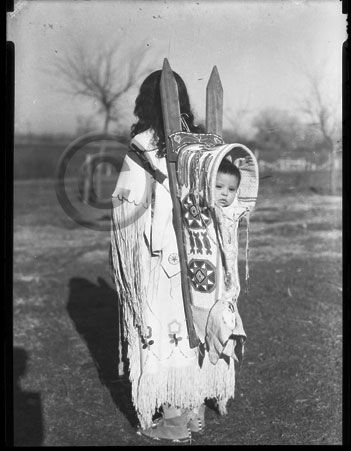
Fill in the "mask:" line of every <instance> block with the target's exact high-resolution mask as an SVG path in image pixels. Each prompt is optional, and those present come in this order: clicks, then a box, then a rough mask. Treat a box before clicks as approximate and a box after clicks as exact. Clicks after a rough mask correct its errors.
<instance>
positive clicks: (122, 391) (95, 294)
mask: <svg viewBox="0 0 351 451" xmlns="http://www.w3.org/2000/svg"><path fill="white" fill-rule="evenodd" d="M69 287H70V292H69V299H68V304H67V311H68V313H69V315H70V317H71V319H72V320H73V322H74V324H75V327H76V329H77V332H78V333H79V334H80V336H81V337H82V338H83V339H84V340H85V342H86V343H87V346H88V349H89V351H90V354H91V356H92V358H93V361H94V363H95V365H96V368H97V370H98V374H99V378H100V381H101V382H102V383H103V384H104V385H105V386H106V387H107V388H108V389H109V391H110V393H111V396H112V399H113V401H114V403H115V405H116V406H117V408H118V410H119V411H120V412H121V413H122V414H123V415H125V417H126V418H127V419H128V421H129V422H130V424H131V425H132V426H136V425H137V424H138V420H137V416H136V413H135V410H134V407H133V404H132V400H131V385H130V382H129V379H128V373H127V371H128V368H125V375H124V376H118V358H119V355H118V352H119V351H118V348H119V346H118V339H119V338H118V337H119V329H118V328H119V318H118V308H117V298H116V296H117V295H116V291H115V290H114V289H113V288H111V286H110V285H109V284H108V283H107V282H106V281H105V280H104V279H103V278H101V277H98V279H97V284H94V283H93V282H91V281H90V280H87V279H84V278H79V277H74V278H72V279H71V280H70V282H69ZM122 354H123V361H124V362H125V361H126V358H125V355H126V346H125V345H123V351H122ZM125 367H126V365H125Z"/></svg>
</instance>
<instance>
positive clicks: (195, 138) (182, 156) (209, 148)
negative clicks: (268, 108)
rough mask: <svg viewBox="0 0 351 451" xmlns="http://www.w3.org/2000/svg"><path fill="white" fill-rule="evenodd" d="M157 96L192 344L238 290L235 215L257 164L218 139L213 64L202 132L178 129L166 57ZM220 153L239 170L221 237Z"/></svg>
mask: <svg viewBox="0 0 351 451" xmlns="http://www.w3.org/2000/svg"><path fill="white" fill-rule="evenodd" d="M161 100H162V110H163V118H164V127H165V137H166V145H167V156H166V161H167V171H168V177H169V186H170V193H171V198H172V203H173V226H174V230H175V234H176V238H177V247H178V254H179V262H180V268H181V281H182V294H183V303H184V312H185V318H186V323H187V329H188V336H189V344H190V347H191V348H194V347H196V346H198V345H199V344H200V342H202V343H204V341H205V335H204V330H205V328H206V319H207V317H208V314H209V312H210V310H211V308H212V306H213V305H214V304H215V303H216V302H217V301H218V300H221V302H223V301H224V300H225V299H226V300H227V301H228V302H231V303H232V304H233V305H235V304H236V300H237V298H238V295H239V292H240V283H239V274H238V270H237V256H238V248H237V226H238V218H239V217H241V216H243V215H245V214H247V213H249V212H250V210H252V208H254V205H255V202H256V197H257V190H258V166H257V161H256V159H255V156H254V155H253V153H252V152H251V151H250V150H249V149H248V148H247V147H245V146H243V145H241V144H225V143H224V142H223V139H222V137H221V134H222V116H223V89H222V85H221V81H220V78H219V74H218V70H217V68H216V67H214V68H213V70H212V73H211V76H210V79H209V82H208V84H207V90H206V133H190V132H185V131H182V129H181V116H180V110H179V99H178V88H177V83H176V80H175V78H174V75H173V72H172V70H171V68H170V65H169V63H168V61H167V59H165V61H164V65H163V71H162V77H161ZM223 158H229V160H231V161H232V163H234V164H236V165H237V166H240V172H241V175H242V182H241V183H240V187H239V190H238V195H237V200H236V205H235V207H234V204H233V209H234V208H235V211H234V210H231V213H230V214H231V217H232V218H233V220H234V223H235V224H234V223H233V224H234V229H231V230H232V232H230V233H231V237H228V236H226V237H225V238H223V236H222V234H223V233H224V234H226V231H225V230H226V227H224V228H223V227H222V226H221V225H220V224H221V223H222V222H223V216H222V213H221V211H222V210H221V209H220V210H218V208H217V207H216V206H215V200H214V197H215V183H216V175H217V171H218V167H219V165H220V162H221V160H222V159H223ZM234 218H236V219H234ZM226 235H227V234H226ZM227 238H228V239H229V243H234V242H235V243H236V244H235V247H232V245H231V244H229V248H228V242H227V244H225V240H226V239H227ZM223 240H224V241H223ZM225 248H226V250H225ZM228 259H229V260H228ZM242 333H243V331H242Z"/></svg>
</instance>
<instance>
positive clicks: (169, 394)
mask: <svg viewBox="0 0 351 451" xmlns="http://www.w3.org/2000/svg"><path fill="white" fill-rule="evenodd" d="M153 136H154V135H153V132H152V130H147V131H145V132H143V133H140V134H139V135H137V136H135V137H134V138H133V139H132V141H131V145H132V146H134V147H135V146H136V147H137V148H138V149H139V150H141V151H142V152H143V153H144V155H145V156H146V159H147V160H148V162H149V163H150V164H151V166H152V167H153V168H154V169H156V170H157V171H158V174H161V177H159V179H158V181H156V180H155V178H154V177H153V176H152V175H150V173H149V172H148V171H146V170H144V168H143V167H142V166H141V165H140V164H138V163H137V162H136V161H135V159H134V158H133V150H130V151H129V152H128V154H127V155H126V157H125V160H124V163H123V167H122V170H121V173H120V175H119V178H118V181H117V185H116V188H115V191H114V193H113V195H112V200H113V211H112V230H111V250H112V267H113V277H114V280H115V285H116V290H117V295H118V302H119V303H120V307H121V311H122V317H123V330H124V334H125V336H124V339H125V340H127V343H128V360H129V377H130V380H131V384H132V399H133V404H134V406H135V409H136V412H137V415H138V418H139V421H140V424H141V427H142V428H148V427H150V426H151V425H152V417H153V415H154V414H155V410H156V409H158V408H159V407H161V406H162V405H163V404H169V405H171V406H175V407H179V408H184V409H185V408H190V409H191V408H196V407H198V406H200V405H201V404H202V403H203V402H204V400H205V398H216V399H217V401H218V403H219V406H220V409H221V410H222V413H225V406H226V403H227V401H228V400H229V399H230V398H233V397H234V391H235V368H234V360H235V359H236V352H234V346H232V347H231V348H230V346H229V345H228V336H227V337H226V338H224V339H223V337H220V338H218V337H216V338H215V339H212V338H213V337H212V338H211V337H210V338H209V339H208V344H209V346H208V347H207V348H206V346H202V347H201V346H200V347H198V348H193V349H191V348H190V347H189V340H188V336H187V335H188V334H187V327H186V322H185V317H184V308H183V300H182V289H181V274H180V265H179V258H178V252H177V244H176V237H175V232H174V228H173V224H172V201H171V196H170V193H169V186H168V179H167V168H166V160H165V158H158V157H157V156H156V152H157V150H158V149H157V147H156V145H155V142H154V138H153ZM218 164H219V163H218ZM256 169H257V168H256ZM255 177H257V171H256V175H255ZM244 183H245V180H244ZM255 189H256V192H257V186H256V187H255ZM255 189H254V190H255ZM238 211H239V213H241V212H242V211H247V208H246V207H245V208H244V210H243V209H241V210H240V208H239V210H237V212H238ZM237 216H238V217H239V216H240V214H237ZM233 234H234V235H233V236H236V235H237V221H236V222H234V231H233ZM224 235H225V233H224ZM235 239H236V238H235ZM232 252H234V254H233V255H231V261H232V263H231V267H232V269H233V268H234V273H235V275H234V279H235V283H236V285H235V292H236V298H235V300H234V302H233V308H232V311H233V312H234V313H232V314H233V315H235V318H234V322H235V325H234V326H233V327H232V330H231V332H230V333H232V332H233V328H236V330H235V336H237V337H241V340H239V341H237V342H236V343H235V344H236V348H235V349H236V351H238V349H237V348H238V345H240V346H241V347H242V345H243V342H244V341H245V337H246V335H245V332H244V329H243V327H242V322H241V319H240V315H239V313H238V310H237V306H236V299H237V296H238V293H239V281H238V277H237V267H236V265H237V246H234V248H233V249H232ZM233 257H234V259H233ZM233 261H234V263H233ZM222 300H223V299H222ZM209 311H210V307H209V308H208V309H207V314H208V312H209ZM212 313H213V314H212V316H211V317H210V316H208V315H207V316H208V318H209V319H211V321H209V323H211V324H209V327H208V330H207V335H209V334H210V335H211V333H212V332H213V334H214V335H218V331H217V329H221V326H218V320H217V319H216V312H215V311H213V312H212ZM219 313H220V314H222V313H223V309H220V312H219ZM235 319H236V321H235ZM194 322H195V326H196V329H197V331H198V335H199V337H200V338H202V340H201V341H204V337H205V335H206V330H203V329H204V327H203V326H201V324H204V321H203V319H201V313H200V314H199V315H198V312H197V311H196V308H194ZM205 322H206V321H205ZM229 323H230V321H229ZM216 328H217V329H216ZM201 329H202V330H201ZM211 331H212V332H211ZM219 335H221V332H220V331H219ZM223 340H224V342H223ZM222 345H223V346H222ZM224 347H226V349H228V347H229V348H230V349H231V350H230V351H229V356H230V357H233V358H229V359H223V358H220V356H221V349H222V348H224ZM205 348H206V350H205ZM218 349H219V351H218ZM209 350H210V351H211V352H208V351H209ZM239 354H241V352H239ZM211 355H212V357H211Z"/></svg>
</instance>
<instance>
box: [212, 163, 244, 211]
mask: <svg viewBox="0 0 351 451" xmlns="http://www.w3.org/2000/svg"><path fill="white" fill-rule="evenodd" d="M240 180H241V174H240V171H239V169H238V168H237V167H236V166H235V165H234V164H233V163H231V162H230V161H229V160H225V159H223V160H222V161H221V164H220V165H219V168H218V172H217V178H216V190H215V203H216V205H218V206H221V207H229V205H231V204H232V203H233V202H234V199H235V196H236V193H237V191H238V188H239V184H240Z"/></svg>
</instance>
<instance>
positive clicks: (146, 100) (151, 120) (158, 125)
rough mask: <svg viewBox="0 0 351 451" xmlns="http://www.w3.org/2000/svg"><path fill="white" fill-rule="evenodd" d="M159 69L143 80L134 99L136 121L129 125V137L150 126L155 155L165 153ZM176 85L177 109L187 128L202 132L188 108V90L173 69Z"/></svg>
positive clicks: (163, 154)
mask: <svg viewBox="0 0 351 451" xmlns="http://www.w3.org/2000/svg"><path fill="white" fill-rule="evenodd" d="M161 74H162V71H161V70H156V71H155V72H152V73H151V74H150V75H148V76H147V77H146V78H145V80H144V81H143V83H142V85H141V87H140V91H139V94H138V97H137V98H136V101H135V108H134V115H135V116H136V117H137V118H138V122H136V123H135V124H133V125H132V127H131V133H130V134H131V137H132V138H133V137H134V136H135V135H137V134H138V133H141V132H144V131H145V130H148V129H149V128H151V129H152V130H153V132H154V139H155V144H156V146H157V147H158V152H157V156H159V157H163V156H165V155H166V143H165V134H164V129H163V116H162V105H161V93H160V81H161ZM173 74H174V77H175V80H176V82H177V85H178V93H179V109H180V114H181V115H182V118H183V119H184V120H185V122H186V124H187V126H188V127H189V130H190V131H191V132H193V133H203V132H204V129H203V127H202V126H198V125H195V124H194V115H193V113H192V111H191V108H190V102H189V96H188V91H187V89H186V86H185V83H184V81H183V80H182V78H181V77H180V76H179V75H178V74H177V73H176V72H174V71H173Z"/></svg>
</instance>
